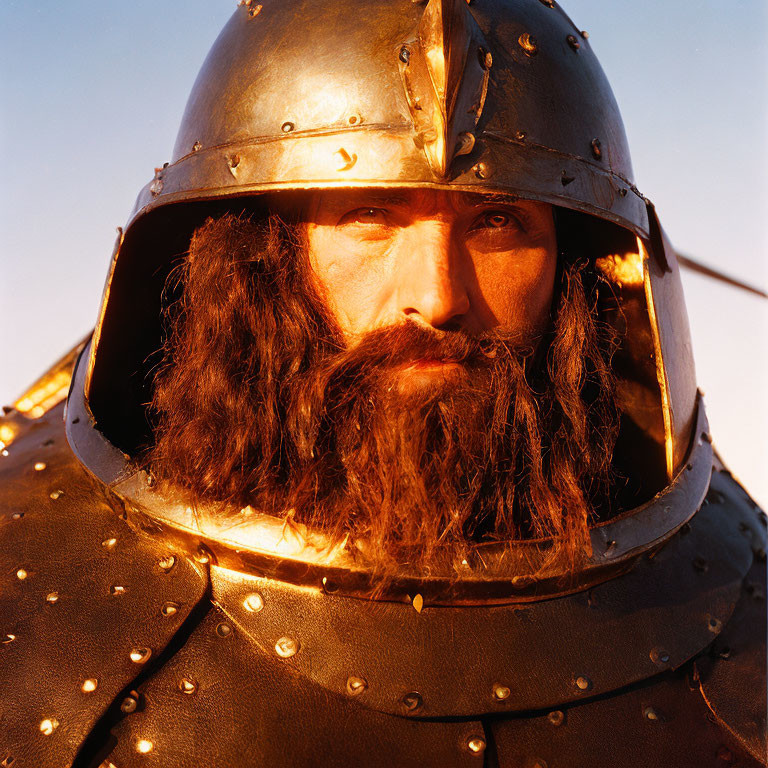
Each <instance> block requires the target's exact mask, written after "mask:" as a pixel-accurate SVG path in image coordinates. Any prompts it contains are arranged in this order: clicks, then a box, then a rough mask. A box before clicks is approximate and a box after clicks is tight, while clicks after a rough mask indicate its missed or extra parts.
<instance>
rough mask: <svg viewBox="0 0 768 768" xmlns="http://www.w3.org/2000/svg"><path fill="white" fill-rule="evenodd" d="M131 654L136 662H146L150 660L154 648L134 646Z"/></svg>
mask: <svg viewBox="0 0 768 768" xmlns="http://www.w3.org/2000/svg"><path fill="white" fill-rule="evenodd" d="M129 655H130V659H131V661H132V662H133V663H134V664H145V663H146V662H147V661H149V657H150V656H151V655H152V650H151V649H150V648H134V649H133V650H132V651H131V653H130V654H129Z"/></svg>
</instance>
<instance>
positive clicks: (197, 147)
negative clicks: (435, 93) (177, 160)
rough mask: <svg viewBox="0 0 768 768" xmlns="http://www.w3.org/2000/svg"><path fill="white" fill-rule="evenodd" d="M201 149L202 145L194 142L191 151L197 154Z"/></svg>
mask: <svg viewBox="0 0 768 768" xmlns="http://www.w3.org/2000/svg"><path fill="white" fill-rule="evenodd" d="M202 148H203V145H202V144H201V143H200V142H199V141H196V142H195V143H194V144H193V145H192V151H193V152H199V151H200V150H201V149H202Z"/></svg>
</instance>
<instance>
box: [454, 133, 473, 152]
mask: <svg viewBox="0 0 768 768" xmlns="http://www.w3.org/2000/svg"><path fill="white" fill-rule="evenodd" d="M474 148H475V135H474V134H473V133H469V132H465V133H460V134H459V139H458V141H457V143H456V154H457V155H468V154H469V153H470V152H471V151H472V150H473V149H474Z"/></svg>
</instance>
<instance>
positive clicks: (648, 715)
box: [643, 707, 661, 723]
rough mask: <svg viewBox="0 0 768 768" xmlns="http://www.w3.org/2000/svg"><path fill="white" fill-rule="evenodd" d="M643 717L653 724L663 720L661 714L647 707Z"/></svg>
mask: <svg viewBox="0 0 768 768" xmlns="http://www.w3.org/2000/svg"><path fill="white" fill-rule="evenodd" d="M643 717H644V718H645V719H646V720H650V721H651V722H653V723H655V722H658V721H659V720H660V719H661V717H660V716H659V713H658V712H657V711H656V710H655V709H654V708H653V707H646V708H645V709H644V710H643Z"/></svg>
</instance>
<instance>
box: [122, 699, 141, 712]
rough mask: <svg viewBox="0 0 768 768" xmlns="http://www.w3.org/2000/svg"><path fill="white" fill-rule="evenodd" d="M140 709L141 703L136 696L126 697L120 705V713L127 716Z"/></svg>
mask: <svg viewBox="0 0 768 768" xmlns="http://www.w3.org/2000/svg"><path fill="white" fill-rule="evenodd" d="M138 707H139V702H138V700H137V699H136V697H135V696H126V697H125V698H124V699H123V702H122V704H120V711H121V712H124V713H125V714H126V715H130V714H131V713H133V712H135V711H136V710H137V709H138Z"/></svg>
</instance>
